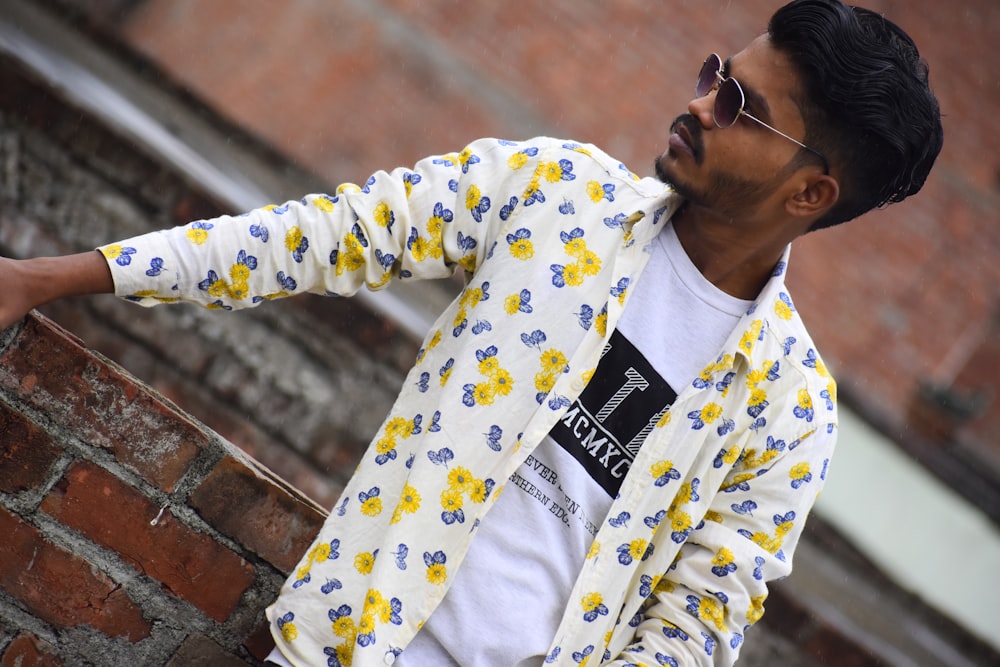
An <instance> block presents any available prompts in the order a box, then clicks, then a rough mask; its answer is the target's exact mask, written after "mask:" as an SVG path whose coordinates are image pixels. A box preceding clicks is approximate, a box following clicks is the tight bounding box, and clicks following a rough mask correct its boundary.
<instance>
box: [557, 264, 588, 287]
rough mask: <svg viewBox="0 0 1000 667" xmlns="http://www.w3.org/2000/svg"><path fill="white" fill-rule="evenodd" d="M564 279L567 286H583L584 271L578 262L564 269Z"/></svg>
mask: <svg viewBox="0 0 1000 667" xmlns="http://www.w3.org/2000/svg"><path fill="white" fill-rule="evenodd" d="M562 277H563V280H564V281H565V282H566V284H567V285H569V286H570V287H576V286H577V285H582V284H583V278H584V275H583V269H582V268H581V267H580V265H579V264H577V263H576V262H573V263H571V264H567V265H566V267H565V268H564V269H563V274H562Z"/></svg>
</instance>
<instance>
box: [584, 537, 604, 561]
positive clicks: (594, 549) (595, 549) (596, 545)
mask: <svg viewBox="0 0 1000 667" xmlns="http://www.w3.org/2000/svg"><path fill="white" fill-rule="evenodd" d="M599 553H601V543H600V542H598V541H597V540H594V541H593V542H591V543H590V549H588V550H587V560H590V559H591V558H595V557H597V554H599Z"/></svg>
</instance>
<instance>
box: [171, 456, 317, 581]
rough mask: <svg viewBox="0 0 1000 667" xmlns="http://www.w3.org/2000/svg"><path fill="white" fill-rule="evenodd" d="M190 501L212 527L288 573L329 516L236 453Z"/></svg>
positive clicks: (213, 473)
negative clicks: (326, 516) (236, 456)
mask: <svg viewBox="0 0 1000 667" xmlns="http://www.w3.org/2000/svg"><path fill="white" fill-rule="evenodd" d="M189 504H190V505H191V507H193V508H195V509H196V510H197V511H198V513H199V514H201V515H202V517H203V518H204V519H205V520H206V521H207V522H208V523H210V524H211V525H212V526H214V527H215V528H217V529H218V530H220V531H221V532H223V533H225V534H226V535H229V536H230V537H232V538H233V539H235V540H237V541H238V542H239V543H240V544H242V545H243V546H245V547H246V548H248V549H250V550H251V551H253V552H254V553H256V554H258V555H260V556H261V557H262V558H264V559H266V560H267V561H268V562H270V563H271V564H272V565H274V566H275V567H277V568H278V569H279V570H281V571H282V572H284V573H286V574H287V573H289V572H291V571H292V569H293V568H294V567H295V565H296V563H298V561H299V558H300V557H301V556H302V554H303V553H305V550H306V549H307V548H308V547H309V544H310V543H311V542H312V541H313V538H315V536H316V534H317V533H318V532H319V529H320V527H321V526H322V525H323V521H324V519H325V513H324V512H323V510H322V509H320V508H319V507H318V506H316V505H314V504H313V503H312V502H311V501H309V500H307V499H305V498H304V497H303V496H302V495H301V494H299V493H297V492H295V491H293V490H292V489H289V488H288V487H287V486H285V485H284V484H283V483H282V482H281V481H280V480H278V479H275V478H273V477H271V476H270V475H268V474H267V471H266V470H264V469H263V468H257V467H256V466H253V465H252V464H250V463H248V462H247V461H245V460H243V459H237V458H235V457H232V456H229V457H226V458H224V459H223V460H222V461H220V462H219V464H218V465H216V466H215V468H214V469H213V470H212V472H211V473H210V474H209V475H208V477H207V478H206V479H205V481H203V482H202V483H201V485H200V486H199V487H198V488H197V489H195V491H194V493H192V494H191V497H190V500H189Z"/></svg>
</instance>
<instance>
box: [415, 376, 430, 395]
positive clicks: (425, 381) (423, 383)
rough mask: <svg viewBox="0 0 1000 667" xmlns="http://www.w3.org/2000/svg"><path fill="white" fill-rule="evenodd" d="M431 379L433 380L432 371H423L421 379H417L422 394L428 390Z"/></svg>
mask: <svg viewBox="0 0 1000 667" xmlns="http://www.w3.org/2000/svg"><path fill="white" fill-rule="evenodd" d="M430 381H431V374H430V373H428V372H426V371H424V372H423V373H421V374H420V379H419V380H417V389H419V390H420V393H421V394H422V393H424V392H425V391H427V389H428V386H429V385H430Z"/></svg>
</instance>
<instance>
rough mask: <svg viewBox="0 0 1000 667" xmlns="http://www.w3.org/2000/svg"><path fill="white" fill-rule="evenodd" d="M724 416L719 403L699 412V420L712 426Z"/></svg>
mask: <svg viewBox="0 0 1000 667" xmlns="http://www.w3.org/2000/svg"><path fill="white" fill-rule="evenodd" d="M721 414H722V406H721V405H719V404H718V403H709V404H708V405H706V406H705V407H703V408H702V409H701V410H700V411H699V412H698V419H700V420H701V421H702V422H704V423H706V424H711V423H712V422H714V421H715V420H716V419H718V418H719V415H721Z"/></svg>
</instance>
